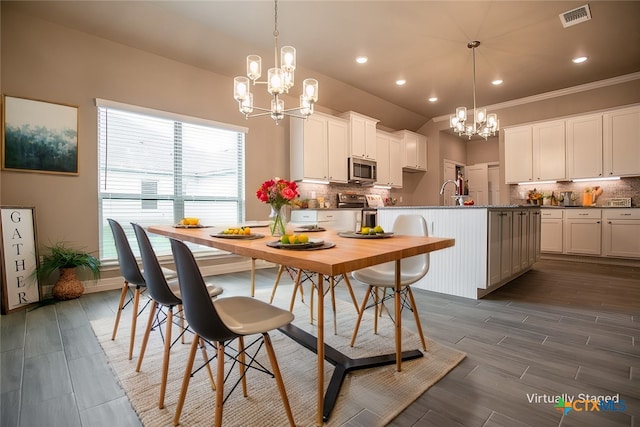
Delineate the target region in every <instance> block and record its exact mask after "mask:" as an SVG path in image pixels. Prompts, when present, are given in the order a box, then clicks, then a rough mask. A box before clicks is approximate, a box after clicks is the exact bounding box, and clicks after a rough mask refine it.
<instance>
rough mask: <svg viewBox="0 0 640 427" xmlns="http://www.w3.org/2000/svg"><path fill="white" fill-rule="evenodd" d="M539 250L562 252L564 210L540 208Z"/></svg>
mask: <svg viewBox="0 0 640 427" xmlns="http://www.w3.org/2000/svg"><path fill="white" fill-rule="evenodd" d="M540 216H542V220H541V225H540V251H541V252H550V253H557V254H561V253H563V252H564V210H563V209H541V211H540Z"/></svg>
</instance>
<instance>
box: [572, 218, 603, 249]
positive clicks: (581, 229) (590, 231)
mask: <svg viewBox="0 0 640 427" xmlns="http://www.w3.org/2000/svg"><path fill="white" fill-rule="evenodd" d="M601 215H602V213H601V210H600V209H566V210H565V218H564V248H565V253H567V254H576V255H600V253H601V239H602V220H601Z"/></svg>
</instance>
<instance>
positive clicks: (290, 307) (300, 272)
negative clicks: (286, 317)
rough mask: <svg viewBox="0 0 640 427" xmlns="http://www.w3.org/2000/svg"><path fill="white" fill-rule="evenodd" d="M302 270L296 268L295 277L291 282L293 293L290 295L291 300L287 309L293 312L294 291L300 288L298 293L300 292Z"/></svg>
mask: <svg viewBox="0 0 640 427" xmlns="http://www.w3.org/2000/svg"><path fill="white" fill-rule="evenodd" d="M301 277H302V270H298V274H296V279H295V280H294V282H293V293H292V295H291V302H290V303H289V311H291V312H293V305H294V304H295V302H296V293H297V292H298V288H300V294H302V283H301V281H300V280H301V279H300V278H301Z"/></svg>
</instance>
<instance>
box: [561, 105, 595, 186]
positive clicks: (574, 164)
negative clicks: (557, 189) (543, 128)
mask: <svg viewBox="0 0 640 427" xmlns="http://www.w3.org/2000/svg"><path fill="white" fill-rule="evenodd" d="M600 176H602V114H591V115H587V116H579V117H574V118H571V119H567V178H596V177H600Z"/></svg>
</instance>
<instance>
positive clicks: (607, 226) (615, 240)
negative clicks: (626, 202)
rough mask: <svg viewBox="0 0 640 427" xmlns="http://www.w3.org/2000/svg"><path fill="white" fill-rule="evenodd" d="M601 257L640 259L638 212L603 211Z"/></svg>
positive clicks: (639, 216) (639, 218)
mask: <svg viewBox="0 0 640 427" xmlns="http://www.w3.org/2000/svg"><path fill="white" fill-rule="evenodd" d="M602 255H603V256H605V257H621V258H636V259H638V258H640V210H638V209H606V210H603V223H602Z"/></svg>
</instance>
